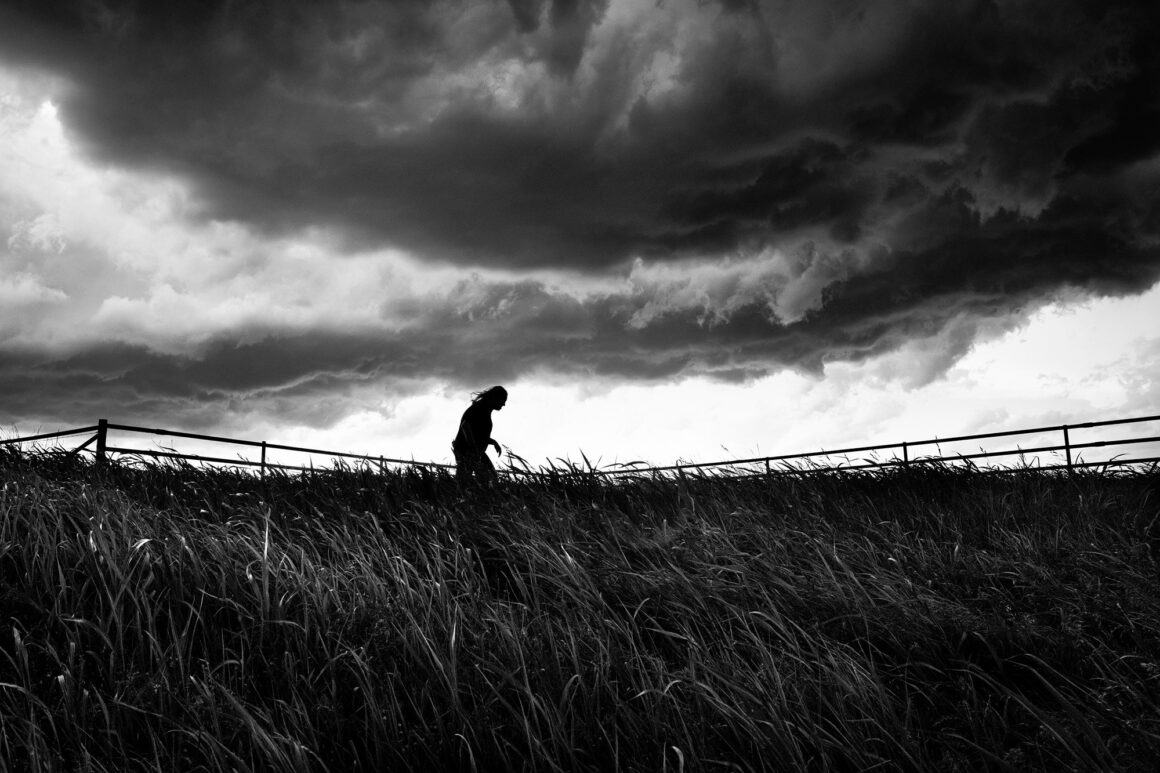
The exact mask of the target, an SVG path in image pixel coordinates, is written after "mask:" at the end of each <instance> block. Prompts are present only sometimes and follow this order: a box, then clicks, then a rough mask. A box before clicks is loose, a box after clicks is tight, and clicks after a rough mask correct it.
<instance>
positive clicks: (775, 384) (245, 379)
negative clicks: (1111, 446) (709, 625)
mask: <svg viewBox="0 0 1160 773" xmlns="http://www.w3.org/2000/svg"><path fill="white" fill-rule="evenodd" d="M1157 39H1160V8H1158V7H1157V6H1156V4H1155V3H1154V2H1152V0H1146V1H1142V2H1127V1H1118V2H1117V1H1114V0H1112V1H1104V0H1100V1H1099V2H1096V1H1095V0H1083V1H1081V0H989V1H983V0H938V1H937V2H935V1H933V0H931V1H928V2H923V1H921V0H890V1H889V2H887V1H885V0H808V1H807V0H752V1H750V0H718V1H714V0H659V1H658V0H507V1H506V2H505V1H504V0H472V1H469V2H468V1H464V2H440V1H438V0H436V1H434V2H425V1H424V2H420V1H418V0H391V1H390V2H386V1H383V0H333V1H330V2H326V1H322V0H281V1H279V2H274V0H197V1H196V2H195V1H192V0H190V1H188V2H167V3H151V2H145V1H144V0H141V1H136V0H58V1H57V2H43V1H42V0H0V432H3V433H6V434H7V435H9V436H13V435H16V434H30V433H32V432H36V431H50V430H56V429H61V428H65V427H70V426H84V425H89V424H93V423H95V421H96V419H98V418H108V419H109V420H110V421H114V422H119V423H125V424H133V425H139V426H145V427H165V428H169V429H177V430H184V431H191V432H202V433H209V434H215V435H227V436H232V437H241V438H251V439H264V440H269V441H272V442H284V443H291V444H306V445H312V446H316V447H322V448H336V449H341V450H350V451H355V452H360V453H370V454H375V455H378V454H382V455H386V456H393V457H400V458H415V459H420V460H434V461H441V462H447V461H450V460H451V454H450V447H449V446H450V440H451V438H452V437H453V435H454V433H455V429H456V426H457V424H458V420H459V414H460V413H461V412H462V410H463V409H464V408H465V407H466V405H467V404H468V402H469V401H470V399H471V394H472V393H473V392H475V391H478V390H481V389H484V388H487V387H489V386H491V385H493V384H503V385H505V386H506V387H507V389H508V391H509V394H510V398H509V402H508V405H507V407H506V408H505V409H504V410H503V411H502V412H501V413H498V414H496V415H495V437H496V438H497V439H498V440H499V441H500V442H501V443H502V444H504V445H505V447H507V448H509V449H510V450H512V451H514V452H516V453H517V454H519V455H520V456H522V457H524V458H525V459H527V460H529V461H530V462H533V463H538V462H540V461H541V460H551V459H570V460H577V459H579V458H581V455H583V456H584V457H587V458H589V459H590V460H592V461H599V462H600V463H614V462H625V461H633V460H645V461H649V462H652V463H656V464H667V463H671V462H673V461H676V460H678V459H680V460H685V461H704V460H710V459H720V458H730V457H736V456H755V455H764V454H779V453H792V452H799V451H813V450H817V449H821V448H835V447H841V446H844V445H845V446H849V445H859V444H867V443H878V442H883V443H884V442H896V441H901V440H915V439H920V438H929V437H934V436H941V437H947V436H951V435H955V434H962V433H967V432H989V431H1002V430H1009V429H1019V428H1023V427H1031V426H1040V425H1053V424H1061V423H1078V422H1085V421H1093V420H1103V419H1113V418H1122V417H1130V416H1141V415H1152V414H1160V385H1158V381H1157V374H1158V373H1160V325H1158V324H1157V322H1160V48H1157V46H1156V45H1155V40H1157ZM1133 431H1135V430H1133ZM1140 431H1141V432H1143V431H1144V430H1143V429H1141V430H1140ZM1148 431H1151V433H1152V434H1160V432H1157V431H1156V426H1155V425H1153V426H1152V428H1151V430H1148ZM1125 432H1126V430H1125ZM1121 434H1123V433H1121ZM135 442H137V443H138V444H140V443H141V442H142V441H140V440H138V441H135Z"/></svg>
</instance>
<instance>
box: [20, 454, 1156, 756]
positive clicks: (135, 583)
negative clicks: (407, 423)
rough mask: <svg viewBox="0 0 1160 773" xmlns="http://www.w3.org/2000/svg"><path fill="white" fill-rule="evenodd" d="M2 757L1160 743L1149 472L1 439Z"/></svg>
mask: <svg viewBox="0 0 1160 773" xmlns="http://www.w3.org/2000/svg"><path fill="white" fill-rule="evenodd" d="M0 480H2V481H3V483H2V486H3V488H2V490H0V728H2V737H0V760H3V764H4V766H5V769H8V770H38V771H39V770H93V771H105V770H108V771H113V770H118V771H120V770H166V771H170V770H199V769H203V770H204V769H213V770H216V769H222V770H240V771H266V770H290V771H321V770H332V771H347V770H375V771H379V770H401V769H415V770H464V771H470V770H535V771H559V770H567V771H572V770H624V771H637V770H639V771H658V770H659V771H667V770H672V771H682V770H683V771H695V770H871V769H874V770H945V771H955V770H963V771H966V770H980V769H991V770H1019V771H1023V770H1053V771H1054V770H1115V769H1119V770H1141V771H1151V770H1155V769H1157V768H1158V767H1160V594H1158V593H1157V580H1158V571H1157V558H1160V555H1158V554H1157V551H1160V509H1158V503H1160V489H1158V481H1160V475H1158V474H1157V473H1155V472H1151V473H1134V474H1121V475H1111V474H1106V473H1100V472H1095V471H1088V472H1080V473H1076V474H1074V475H1071V476H1069V475H1066V474H1064V473H1052V472H1034V471H1024V472H1018V473H1012V474H1008V475H979V474H974V473H972V472H970V471H966V470H960V469H951V468H945V467H937V466H935V467H930V466H915V467H913V468H911V469H909V470H895V471H888V472H877V473H850V472H847V473H825V474H823V473H818V474H812V475H802V476H772V477H754V478H746V479H727V478H717V477H708V476H704V477H684V478H676V479H673V478H668V479H664V478H635V479H629V480H624V481H619V482H612V481H608V480H604V479H600V478H598V477H596V476H593V475H591V474H589V473H586V472H584V471H582V470H578V469H561V470H555V471H551V473H550V474H548V475H545V476H541V477H535V478H525V479H514V480H508V481H502V482H501V483H500V484H499V485H497V486H496V487H494V488H493V489H490V490H486V491H479V490H465V489H461V488H460V487H459V486H457V485H456V483H455V482H454V481H453V480H452V479H451V478H449V477H448V476H446V475H445V474H441V473H439V474H436V473H428V472H423V471H419V470H412V471H405V472H393V473H388V474H385V475H384V474H380V473H378V472H372V471H371V470H368V469H358V468H349V467H337V468H335V469H332V470H327V471H319V472H314V473H311V474H304V475H301V476H288V475H278V474H275V475H270V476H268V477H267V478H266V479H265V480H262V479H259V478H257V477H254V476H251V475H247V474H243V473H235V472H230V471H224V470H201V469H195V468H192V467H188V466H178V465H156V464H138V465H130V464H110V465H107V466H105V467H103V468H95V467H93V466H91V465H90V464H89V463H87V462H84V461H82V460H78V459H76V458H75V457H67V456H62V455H56V454H50V453H40V454H32V455H20V454H16V453H7V454H5V455H3V456H0Z"/></svg>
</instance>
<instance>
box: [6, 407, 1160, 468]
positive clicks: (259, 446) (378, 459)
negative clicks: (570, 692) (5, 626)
mask: <svg viewBox="0 0 1160 773" xmlns="http://www.w3.org/2000/svg"><path fill="white" fill-rule="evenodd" d="M1149 423H1151V424H1160V415H1156V416H1138V417H1133V418H1127V419H1112V420H1108V421H1094V422H1085V423H1081V424H1059V425H1053V426H1046V427H1032V428H1029V429H1017V430H1006V431H1002V432H986V433H979V434H973V435H957V436H951V437H945V438H938V437H935V438H929V439H925V440H908V441H900V442H897V443H883V444H878V445H869V446H856V447H850V448H837V449H832V450H819V451H809V452H804V453H794V454H780V455H775V456H759V457H751V458H747V459H726V460H721V461H712V462H681V463H677V464H671V465H663V466H650V465H646V464H643V463H629V464H612V465H608V466H605V467H602V468H597V467H595V466H593V465H590V464H588V465H586V466H585V467H582V468H581V467H578V466H576V465H572V464H570V463H565V469H566V470H569V471H577V470H579V471H583V472H586V473H591V474H594V475H600V476H607V477H610V478H621V477H624V476H633V475H682V474H685V473H687V472H688V473H693V472H700V473H705V474H724V475H731V476H741V475H777V474H789V473H801V472H817V471H826V470H872V469H881V468H889V467H900V466H902V467H905V466H909V465H916V464H927V463H932V462H937V463H941V464H959V465H969V466H971V467H972V468H975V469H981V470H986V471H1007V470H1017V469H1027V468H1034V469H1046V470H1051V469H1066V470H1075V469H1079V468H1085V467H1103V468H1108V469H1111V468H1119V469H1126V468H1140V467H1149V468H1151V469H1154V468H1155V467H1156V466H1157V464H1158V463H1160V435H1156V434H1154V433H1155V431H1156V429H1157V428H1156V427H1151V428H1148V427H1146V425H1147V424H1149ZM1108 428H1121V429H1128V430H1129V431H1130V432H1131V433H1134V434H1128V435H1127V436H1116V437H1101V438H1100V439H1094V438H1091V437H1085V434H1089V433H1093V432H1096V433H1099V432H1102V431H1106V430H1108ZM1144 430H1150V431H1151V433H1152V434H1150V433H1149V432H1148V431H1144ZM1077 433H1078V436H1077ZM79 435H89V437H88V438H87V439H86V440H85V441H84V442H83V443H81V444H80V445H79V446H76V447H75V448H71V449H63V448H61V450H67V451H68V453H72V454H80V453H91V454H92V455H93V457H94V458H95V460H96V461H97V463H98V464H101V463H104V462H105V461H107V460H109V459H110V458H113V457H114V456H116V457H119V458H129V459H144V458H151V459H155V460H182V461H185V462H197V463H201V464H208V465H217V466H229V467H234V468H242V469H251V470H256V471H257V472H258V473H259V474H261V475H265V474H266V472H267V471H274V470H280V471H297V472H302V471H312V470H318V469H322V468H324V467H325V466H333V465H335V464H337V463H342V462H351V461H353V462H355V463H358V464H366V465H369V466H372V467H375V468H377V469H378V470H380V471H383V472H385V471H386V470H388V469H397V468H400V467H409V468H423V469H431V470H448V469H453V468H454V466H455V465H453V464H444V463H441V462H430V461H417V460H415V459H400V458H394V457H387V456H374V455H368V454H354V453H347V452H344V451H330V450H324V449H318V448H307V447H303V446H293V445H287V444H282V443H270V442H267V441H265V440H244V439H239V438H228V437H220V436H216V435H204V434H199V433H195V432H181V431H176V430H169V429H150V428H146V427H136V426H132V425H128V424H116V423H112V422H109V421H108V420H106V419H100V420H99V421H98V422H97V423H96V424H94V425H90V426H86V427H77V428H74V429H66V430H61V431H59V432H47V433H42V434H37V435H29V436H25V437H14V438H8V439H3V440H0V447H5V446H13V445H23V444H26V443H32V444H39V443H43V442H44V441H50V440H51V441H55V443H56V444H57V446H58V447H59V446H60V441H61V440H62V439H64V438H69V437H76V436H79ZM134 435H136V436H140V435H149V436H153V437H154V438H158V437H163V438H174V439H182V440H193V441H199V442H202V443H212V444H224V445H230V446H237V447H241V448H243V449H247V450H248V451H249V452H250V453H256V454H257V455H258V458H256V459H254V458H250V457H247V456H243V455H241V454H239V455H238V456H236V457H232V458H231V457H226V456H220V455H207V454H203V453H182V452H179V451H177V450H175V449H173V448H167V447H162V448H141V447H131V446H125V445H119V444H115V443H114V442H111V440H112V441H117V442H123V441H124V438H126V437H128V436H134ZM1019 438H1021V439H1022V440H1023V441H1024V442H1023V443H1018V442H1016V443H1015V444H1014V446H1013V447H999V448H989V447H986V446H987V445H988V444H990V443H991V442H992V441H996V440H1000V439H1002V440H1004V441H1012V440H1015V439H1019ZM1060 441H1062V442H1060ZM1097 449H1098V450H1103V451H1109V450H1110V451H1126V452H1127V453H1113V454H1111V455H1110V456H1109V455H1107V454H1106V453H1104V454H1099V456H1100V458H1099V459H1092V458H1091V454H1092V452H1093V451H1096V450H1097ZM272 452H274V453H276V454H282V455H283V457H284V456H285V455H286V454H298V455H303V454H305V455H307V456H308V457H309V458H308V462H307V463H299V464H291V463H288V460H286V459H285V458H283V459H282V460H279V461H275V460H274V459H273V458H271V453H272ZM1085 454H1087V458H1085ZM315 457H320V459H319V461H320V464H315ZM300 461H301V460H300ZM521 461H522V460H521ZM322 462H325V464H322ZM559 471H560V470H559V468H553V467H546V468H540V469H538V470H536V469H531V468H530V467H529V466H528V465H527V464H526V463H525V464H524V466H523V467H522V468H521V467H516V466H512V465H510V464H509V466H508V467H507V468H505V469H504V470H502V472H504V473H507V474H510V475H522V476H529V475H531V476H535V475H551V474H555V473H558V472H559Z"/></svg>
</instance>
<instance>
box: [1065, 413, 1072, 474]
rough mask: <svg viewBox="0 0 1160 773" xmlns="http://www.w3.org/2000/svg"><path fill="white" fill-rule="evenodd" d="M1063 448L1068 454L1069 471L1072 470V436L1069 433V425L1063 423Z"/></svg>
mask: <svg viewBox="0 0 1160 773" xmlns="http://www.w3.org/2000/svg"><path fill="white" fill-rule="evenodd" d="M1063 450H1064V452H1065V453H1066V454H1067V471H1068V472H1071V470H1072V468H1071V436H1070V435H1068V433H1067V425H1066V424H1064V425H1063Z"/></svg>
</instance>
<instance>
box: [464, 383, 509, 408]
mask: <svg viewBox="0 0 1160 773" xmlns="http://www.w3.org/2000/svg"><path fill="white" fill-rule="evenodd" d="M500 396H503V397H507V390H506V389H504V388H503V387H501V386H493V387H491V388H490V389H485V390H483V391H482V392H472V393H471V404H472V405H475V404H476V403H478V402H479V401H480V400H486V399H488V398H491V397H500Z"/></svg>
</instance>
